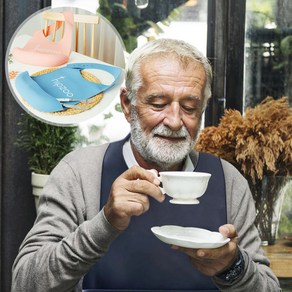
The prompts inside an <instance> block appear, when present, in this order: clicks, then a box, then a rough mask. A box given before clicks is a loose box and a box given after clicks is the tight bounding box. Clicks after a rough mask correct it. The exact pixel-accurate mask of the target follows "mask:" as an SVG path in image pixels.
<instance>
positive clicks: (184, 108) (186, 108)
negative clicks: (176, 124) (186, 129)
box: [182, 106, 197, 113]
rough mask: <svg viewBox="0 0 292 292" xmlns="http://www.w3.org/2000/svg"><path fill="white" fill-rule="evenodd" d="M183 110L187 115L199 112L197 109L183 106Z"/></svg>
mask: <svg viewBox="0 0 292 292" xmlns="http://www.w3.org/2000/svg"><path fill="white" fill-rule="evenodd" d="M182 108H183V110H184V111H185V112H187V113H194V112H196V111H197V108H195V107H190V106H183V107H182Z"/></svg>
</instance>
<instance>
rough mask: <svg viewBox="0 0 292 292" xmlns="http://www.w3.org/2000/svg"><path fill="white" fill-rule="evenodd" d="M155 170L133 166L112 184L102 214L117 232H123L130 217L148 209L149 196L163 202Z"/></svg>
mask: <svg viewBox="0 0 292 292" xmlns="http://www.w3.org/2000/svg"><path fill="white" fill-rule="evenodd" d="M155 172H156V171H155V170H151V171H149V170H146V169H144V168H142V167H139V166H133V167H131V168H130V169H128V170H127V171H125V172H124V173H123V174H121V175H120V176H119V177H118V178H117V179H116V180H115V181H114V183H113V185H112V188H111V192H110V196H109V199H108V201H107V203H106V205H105V206H104V213H105V216H106V218H107V220H108V221H109V223H110V224H111V225H112V226H114V227H115V228H117V229H118V230H125V229H126V228H127V227H128V225H129V223H130V220H131V217H132V216H140V215H141V214H143V213H145V212H146V211H147V210H148V209H149V205H150V204H149V196H150V197H153V198H154V199H155V200H157V201H158V202H163V200H164V198H165V196H164V194H162V192H161V190H160V188H159V184H160V181H159V179H158V178H157V176H156V175H155V174H154V173H155Z"/></svg>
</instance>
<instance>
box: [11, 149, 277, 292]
mask: <svg viewBox="0 0 292 292" xmlns="http://www.w3.org/2000/svg"><path fill="white" fill-rule="evenodd" d="M107 146H108V145H101V146H97V147H87V148H81V149H78V150H76V151H74V152H72V153H70V154H69V155H67V156H66V157H65V158H64V159H63V160H62V161H61V162H60V163H59V164H58V166H57V167H56V168H55V169H54V170H53V172H52V173H51V175H50V178H49V181H48V183H47V185H46V186H45V188H44V191H43V194H42V196H41V199H40V206H39V209H38V215H37V218H36V221H35V224H34V226H33V228H32V229H31V230H30V232H29V233H28V235H27V236H26V238H25V239H24V241H23V243H22V245H21V247H20V251H19V254H18V256H17V258H16V259H15V262H14V265H13V279H12V292H16V291H21V292H24V291H30V292H31V291H34V292H41V291H56V292H62V291H81V290H82V278H83V276H84V275H85V274H86V273H87V272H88V271H89V270H90V268H91V266H92V265H94V263H95V262H96V261H98V260H99V259H100V258H101V257H102V256H103V255H104V254H105V253H106V252H107V250H108V248H109V246H110V244H111V242H113V241H114V240H115V238H116V237H117V236H118V235H119V231H117V230H116V229H115V228H113V227H112V226H111V225H110V224H109V222H108V221H107V220H106V218H105V216H104V212H103V210H100V206H99V193H100V178H101V170H102V160H103V156H104V153H105V151H106V149H107ZM222 164H223V170H224V175H225V178H226V196H227V220H228V223H231V224H234V225H235V227H236V228H237V232H238V235H239V239H240V240H239V247H240V250H241V252H242V254H243V256H244V260H245V271H244V273H243V276H242V277H240V278H239V279H237V280H236V281H235V282H233V283H232V285H231V284H227V283H225V282H223V281H221V280H220V279H218V278H216V277H214V278H213V280H214V281H215V283H216V285H217V286H218V287H219V289H220V290H221V291H233V292H234V291H236V292H239V291H245V292H246V291H253V292H256V291H258V292H263V291H265V292H268V291H271V292H276V291H281V289H280V288H279V284H278V280H277V278H276V277H275V275H274V274H273V272H272V271H271V269H270V268H269V262H268V260H267V258H266V257H265V256H264V254H263V251H262V249H261V245H260V243H261V242H260V239H259V236H258V232H257V230H256V228H255V226H254V219H255V208H254V204H253V198H252V196H251V193H250V190H249V188H248V184H247V182H246V180H245V179H244V178H243V177H242V175H241V174H240V173H239V172H238V171H237V170H236V169H235V168H234V167H233V166H232V165H231V164H229V163H227V162H226V161H222Z"/></svg>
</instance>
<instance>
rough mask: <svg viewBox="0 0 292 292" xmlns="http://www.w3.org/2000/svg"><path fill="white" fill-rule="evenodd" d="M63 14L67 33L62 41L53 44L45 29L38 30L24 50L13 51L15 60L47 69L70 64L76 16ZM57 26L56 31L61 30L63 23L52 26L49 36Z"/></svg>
mask: <svg viewBox="0 0 292 292" xmlns="http://www.w3.org/2000/svg"><path fill="white" fill-rule="evenodd" d="M63 14H64V17H65V31H64V35H63V38H62V39H61V40H59V41H56V42H53V41H51V40H49V39H48V38H47V37H46V36H45V34H44V30H43V29H41V30H37V31H36V32H35V33H34V35H33V36H32V37H31V39H30V40H29V41H28V42H27V43H26V45H25V46H24V47H23V48H15V49H14V50H13V51H12V54H13V56H14V58H15V59H16V60H17V61H19V62H21V63H25V64H30V65H36V66H46V67H51V66H59V65H62V64H65V63H66V62H68V59H69V55H70V53H71V44H72V31H73V25H74V15H73V14H72V13H71V12H69V11H66V12H63ZM55 25H56V26H57V27H56V29H59V28H60V26H61V22H57V23H56V24H54V25H50V26H49V27H48V31H47V34H48V35H50V34H52V32H53V28H54V26H55Z"/></svg>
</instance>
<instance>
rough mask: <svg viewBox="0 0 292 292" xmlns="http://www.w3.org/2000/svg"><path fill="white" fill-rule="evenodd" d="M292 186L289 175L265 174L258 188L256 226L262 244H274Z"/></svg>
mask: <svg viewBox="0 0 292 292" xmlns="http://www.w3.org/2000/svg"><path fill="white" fill-rule="evenodd" d="M288 188H291V177H289V176H265V177H263V179H262V181H261V187H260V188H259V189H258V192H259V193H260V194H258V198H257V201H256V212H257V214H256V222H255V223H256V226H257V228H258V231H259V235H260V238H261V240H262V245H273V244H275V239H276V237H277V233H278V228H279V222H280V218H281V211H282V206H283V201H284V198H285V194H286V192H287V191H288Z"/></svg>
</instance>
